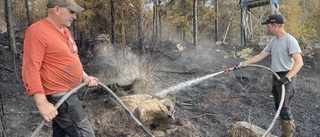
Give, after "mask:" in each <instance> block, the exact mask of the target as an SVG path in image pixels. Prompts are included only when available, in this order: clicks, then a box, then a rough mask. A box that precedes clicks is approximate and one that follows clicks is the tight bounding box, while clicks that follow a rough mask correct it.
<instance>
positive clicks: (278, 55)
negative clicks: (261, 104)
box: [235, 14, 303, 137]
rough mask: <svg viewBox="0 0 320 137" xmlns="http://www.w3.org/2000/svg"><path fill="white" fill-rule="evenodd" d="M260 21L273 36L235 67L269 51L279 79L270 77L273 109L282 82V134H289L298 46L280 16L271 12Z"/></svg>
mask: <svg viewBox="0 0 320 137" xmlns="http://www.w3.org/2000/svg"><path fill="white" fill-rule="evenodd" d="M261 24H262V25H266V26H267V30H268V31H269V32H270V33H271V34H273V35H274V36H275V37H273V38H272V39H271V40H270V41H269V42H268V44H267V46H266V47H265V48H264V49H263V50H262V51H261V52H260V53H259V54H257V55H255V56H254V57H252V58H250V59H248V60H246V61H244V62H241V63H239V64H238V65H237V66H236V67H235V68H236V69H239V68H241V67H243V66H245V65H249V64H252V63H256V62H259V61H261V60H262V59H264V58H265V57H267V56H268V55H270V54H271V69H272V70H273V71H275V72H276V73H277V74H278V75H279V76H280V79H279V80H278V79H277V78H276V77H275V76H273V84H272V93H273V97H274V101H275V107H276V109H278V107H279V103H280V99H281V92H282V88H281V86H282V85H283V84H284V85H285V98H284V103H283V106H282V109H281V112H280V120H281V127H282V133H281V137H292V136H293V133H294V129H295V125H294V120H293V116H292V114H291V108H290V101H291V99H292V97H293V95H294V92H295V84H296V74H297V73H298V72H299V71H300V69H301V68H302V66H303V60H302V56H301V49H300V47H299V44H298V41H297V40H296V39H295V38H294V37H293V36H291V35H290V34H288V33H287V32H286V31H285V29H284V18H283V16H282V15H280V14H273V15H270V16H269V18H268V19H267V20H265V21H264V22H262V23H261Z"/></svg>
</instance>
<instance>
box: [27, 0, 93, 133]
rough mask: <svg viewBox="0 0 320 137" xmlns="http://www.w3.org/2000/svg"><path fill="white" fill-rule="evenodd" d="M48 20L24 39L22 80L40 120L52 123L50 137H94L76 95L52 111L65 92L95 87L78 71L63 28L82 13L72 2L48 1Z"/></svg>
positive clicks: (74, 47) (68, 34)
mask: <svg viewBox="0 0 320 137" xmlns="http://www.w3.org/2000/svg"><path fill="white" fill-rule="evenodd" d="M47 7H48V16H47V17H46V18H44V19H42V20H40V21H38V22H37V23H35V24H33V25H31V26H30V27H29V28H28V29H27V31H26V33H25V39H24V49H23V64H22V78H23V82H24V86H25V88H26V91H27V93H28V95H29V96H33V98H34V100H35V102H36V105H37V108H38V110H39V112H40V114H41V116H42V117H43V118H44V119H45V120H46V121H48V122H50V121H52V129H53V137H61V136H65V135H68V136H72V137H94V132H93V129H92V127H91V125H90V122H89V120H88V119H87V116H86V113H85V111H84V110H83V108H82V106H81V104H80V101H79V98H78V96H77V94H73V95H71V96H70V97H69V98H68V99H67V100H66V101H65V102H64V103H63V104H62V105H61V106H60V107H59V108H58V110H56V109H55V108H54V104H56V103H57V102H58V101H59V100H60V99H61V97H62V96H63V95H64V94H66V92H67V91H69V90H70V89H72V88H74V87H76V86H77V85H79V84H80V83H81V82H89V84H88V85H87V86H88V87H91V86H97V85H98V83H99V81H98V79H97V78H95V77H92V76H88V75H87V74H86V73H85V72H84V70H83V67H82V64H81V62H80V58H79V55H78V49H77V45H76V43H75V41H74V39H73V36H72V34H71V32H70V31H69V29H68V28H67V27H70V25H71V23H72V21H73V20H74V19H76V12H81V11H83V10H84V9H83V8H82V7H80V6H79V5H78V4H76V3H75V1H74V0H49V2H48V5H47Z"/></svg>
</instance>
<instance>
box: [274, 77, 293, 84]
mask: <svg viewBox="0 0 320 137" xmlns="http://www.w3.org/2000/svg"><path fill="white" fill-rule="evenodd" d="M289 81H291V80H290V79H289V78H288V77H287V76H284V77H282V78H281V79H278V82H277V84H278V85H283V84H286V83H288V82H289Z"/></svg>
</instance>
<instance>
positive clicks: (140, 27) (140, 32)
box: [137, 0, 145, 54]
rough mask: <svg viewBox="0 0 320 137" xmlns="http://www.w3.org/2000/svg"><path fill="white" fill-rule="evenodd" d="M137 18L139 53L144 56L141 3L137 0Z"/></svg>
mask: <svg viewBox="0 0 320 137" xmlns="http://www.w3.org/2000/svg"><path fill="white" fill-rule="evenodd" d="M137 15H138V16H137V18H138V40H139V45H140V49H141V53H142V54H145V48H144V33H143V29H142V25H143V21H142V3H141V1H140V0H138V4H137Z"/></svg>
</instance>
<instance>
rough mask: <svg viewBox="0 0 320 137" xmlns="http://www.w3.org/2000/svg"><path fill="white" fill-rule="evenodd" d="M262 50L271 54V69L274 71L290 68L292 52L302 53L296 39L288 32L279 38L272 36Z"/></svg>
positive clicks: (292, 61)
mask: <svg viewBox="0 0 320 137" xmlns="http://www.w3.org/2000/svg"><path fill="white" fill-rule="evenodd" d="M263 50H264V51H266V52H268V53H270V54H271V69H272V70H274V71H275V72H281V71H289V70H291V68H292V66H293V63H294V60H293V58H292V54H294V53H302V52H301V49H300V47H299V43H298V41H297V40H296V39H295V38H294V37H293V36H291V35H290V34H289V33H287V34H286V35H284V36H282V37H280V38H278V37H273V38H272V39H271V40H270V41H269V43H268V44H267V46H266V47H265V48H264V49H263Z"/></svg>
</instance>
